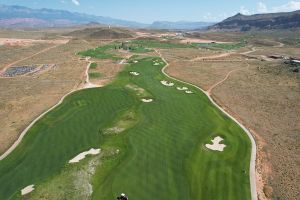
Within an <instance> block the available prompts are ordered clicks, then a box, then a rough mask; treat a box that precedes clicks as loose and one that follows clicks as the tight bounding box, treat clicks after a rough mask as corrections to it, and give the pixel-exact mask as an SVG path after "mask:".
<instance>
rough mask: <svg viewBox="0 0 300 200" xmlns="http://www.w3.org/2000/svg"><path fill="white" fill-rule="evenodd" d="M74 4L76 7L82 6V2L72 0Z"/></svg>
mask: <svg viewBox="0 0 300 200" xmlns="http://www.w3.org/2000/svg"><path fill="white" fill-rule="evenodd" d="M72 2H73V3H74V4H75V5H76V6H79V5H80V2H79V1H78V0H72Z"/></svg>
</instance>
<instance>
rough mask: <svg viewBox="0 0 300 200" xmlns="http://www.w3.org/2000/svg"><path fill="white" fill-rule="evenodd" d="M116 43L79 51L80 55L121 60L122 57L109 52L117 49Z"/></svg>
mask: <svg viewBox="0 0 300 200" xmlns="http://www.w3.org/2000/svg"><path fill="white" fill-rule="evenodd" d="M115 47H116V45H115V44H108V45H104V46H100V47H97V48H95V49H89V50H86V51H82V52H79V53H78V55H80V56H85V57H87V56H90V57H93V58H98V59H112V60H121V59H122V58H120V57H118V56H116V55H113V54H112V53H109V52H108V51H110V50H113V49H115Z"/></svg>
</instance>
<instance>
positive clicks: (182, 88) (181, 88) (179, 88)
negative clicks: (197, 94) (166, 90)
mask: <svg viewBox="0 0 300 200" xmlns="http://www.w3.org/2000/svg"><path fill="white" fill-rule="evenodd" d="M176 89H177V90H181V91H182V90H188V89H189V88H187V87H177V88H176Z"/></svg>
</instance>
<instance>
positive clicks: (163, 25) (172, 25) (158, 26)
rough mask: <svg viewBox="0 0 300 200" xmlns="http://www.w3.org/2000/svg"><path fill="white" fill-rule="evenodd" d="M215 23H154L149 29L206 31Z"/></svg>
mask: <svg viewBox="0 0 300 200" xmlns="http://www.w3.org/2000/svg"><path fill="white" fill-rule="evenodd" d="M213 24H215V23H213V22H187V21H179V22H168V21H156V22H153V23H152V24H151V25H150V26H149V28H152V29H170V30H177V29H178V30H195V29H205V28H207V27H208V26H211V25H213Z"/></svg>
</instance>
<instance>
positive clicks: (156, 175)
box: [0, 57, 251, 200]
mask: <svg viewBox="0 0 300 200" xmlns="http://www.w3.org/2000/svg"><path fill="white" fill-rule="evenodd" d="M135 60H137V58H135ZM155 60H159V62H162V61H161V59H160V58H157V57H155V58H144V59H140V60H139V62H138V63H132V64H130V65H128V66H126V68H125V69H124V70H123V71H122V72H121V73H120V74H119V75H118V78H117V79H116V80H115V81H114V82H113V83H112V84H110V85H108V86H106V87H103V88H94V89H86V90H81V91H78V92H76V93H74V94H72V95H70V96H68V97H67V98H66V99H65V100H64V101H63V103H62V104H61V105H60V106H58V107H57V108H55V109H54V110H52V111H51V112H49V113H48V114H47V115H46V116H45V117H43V118H42V119H40V120H39V121H38V122H37V123H36V124H35V125H34V126H33V127H32V128H31V129H30V130H29V132H28V133H27V134H26V136H25V137H24V139H23V141H22V142H21V144H20V145H19V146H18V147H17V148H16V149H15V150H14V151H13V152H12V153H11V154H10V155H9V156H8V157H6V158H5V159H4V160H2V161H0V185H1V186H0V197H1V199H10V198H16V199H18V198H19V197H20V190H21V189H22V188H24V187H26V186H28V185H31V184H35V185H36V190H35V191H33V192H32V193H31V194H29V195H30V196H31V197H32V198H33V199H41V198H42V197H44V199H47V198H45V197H47V196H48V197H49V199H51V198H50V197H51V193H52V197H53V194H54V193H56V192H57V191H58V190H60V191H62V194H60V195H58V192H57V194H56V195H57V196H56V197H55V199H76V197H78V196H76V194H75V193H76V192H75V193H74V194H73V193H72V192H70V191H67V189H70V188H71V189H72V187H70V188H69V187H68V185H65V187H64V186H61V185H59V186H57V187H56V186H53V184H54V182H55V184H57V183H64V184H69V183H71V182H72V181H73V182H74V179H72V178H70V177H72V176H70V177H69V176H67V175H66V173H68V172H69V171H72V173H76V172H77V171H78V172H79V171H80V170H82V169H85V168H84V167H83V168H81V167H82V166H84V165H86V164H88V162H89V160H92V159H95V158H97V159H99V163H101V164H99V165H97V166H96V167H95V172H94V174H93V176H92V178H91V181H90V184H91V185H92V186H93V193H92V194H91V198H92V199H105V200H106V199H115V198H116V197H117V195H119V194H120V193H121V192H124V193H126V194H127V195H128V196H129V198H130V199H143V200H148V199H149V200H150V199H157V200H166V199H178V200H179V199H180V200H182V199H185V200H189V199H214V200H217V199H222V200H224V199H230V200H234V199H237V200H240V199H246V200H247V199H251V195H250V181H249V173H248V172H249V165H250V153H251V142H250V140H249V138H248V136H247V135H246V133H244V131H243V130H242V129H241V128H240V127H239V126H238V125H237V124H236V123H234V122H233V121H232V120H231V119H229V118H228V117H226V116H225V115H224V114H223V113H221V112H220V111H219V110H218V109H217V108H215V107H214V106H213V105H212V104H211V103H210V101H209V100H208V98H207V97H206V96H205V94H203V93H202V92H201V91H199V90H197V89H196V88H192V87H191V86H188V85H185V84H182V83H179V82H176V81H173V80H170V79H169V78H167V77H166V76H164V75H163V74H162V73H161V69H162V67H163V66H164V64H160V65H157V66H155V65H154V64H153V63H154V62H153V61H155ZM130 71H135V72H139V73H140V74H141V75H140V76H132V75H130ZM161 80H167V81H169V82H173V83H175V86H173V87H167V86H164V85H162V84H161V82H160V81H161ZM128 86H129V87H128ZM176 87H188V88H189V90H191V91H193V94H186V93H185V92H184V91H179V90H177V89H176ZM134 88H137V89H134ZM143 97H147V98H152V99H153V100H154V101H153V102H150V103H143V102H142V101H141V98H143ZM114 128H116V130H121V131H116V133H115V134H114V133H112V130H115V129H114ZM108 130H109V131H108ZM215 136H221V137H222V138H224V142H223V143H224V144H226V147H225V149H224V151H223V152H216V151H211V150H208V149H206V148H205V144H207V143H210V141H211V140H212V139H213V138H214V137H215ZM90 148H101V149H102V151H103V152H110V151H112V150H113V151H115V150H117V152H118V153H116V154H115V153H114V154H112V153H106V155H102V156H98V157H93V156H88V157H87V158H86V159H85V160H83V161H81V163H78V164H72V165H70V164H68V161H69V160H70V159H72V158H73V157H74V156H76V155H78V154H79V153H81V152H83V151H87V150H89V149H90ZM58 177H59V178H58ZM67 178H69V179H71V180H69V179H68V180H67ZM78 181H80V180H78ZM82 184H83V183H82ZM45 188H46V189H45ZM48 188H49V189H48ZM64 189H66V191H63V190H64ZM73 189H74V188H73ZM80 192H81V191H79V192H78V191H77V193H80ZM70 195H71V196H70ZM72 195H73V196H72ZM77 195H78V194H77ZM52 199H53V198H52ZM77 199H78V198H77Z"/></svg>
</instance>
